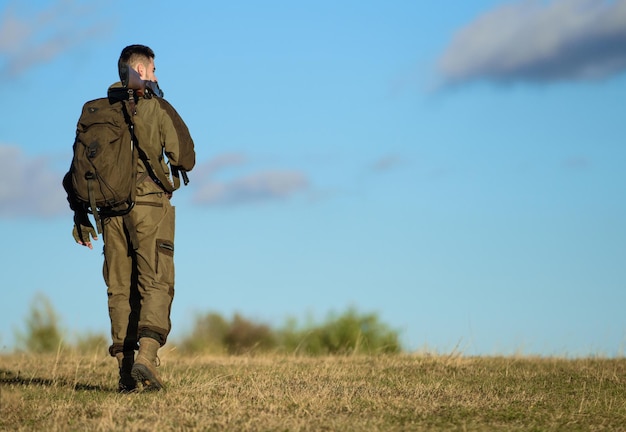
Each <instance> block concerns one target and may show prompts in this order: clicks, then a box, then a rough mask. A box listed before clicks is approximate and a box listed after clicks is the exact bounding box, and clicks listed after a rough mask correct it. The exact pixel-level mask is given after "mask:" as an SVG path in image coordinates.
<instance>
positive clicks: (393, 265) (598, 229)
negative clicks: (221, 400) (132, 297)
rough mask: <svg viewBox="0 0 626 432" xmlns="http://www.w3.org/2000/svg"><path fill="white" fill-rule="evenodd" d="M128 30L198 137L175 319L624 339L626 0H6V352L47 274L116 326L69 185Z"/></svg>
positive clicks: (434, 341) (513, 344) (1, 192)
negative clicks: (148, 0) (371, 318)
mask: <svg viewBox="0 0 626 432" xmlns="http://www.w3.org/2000/svg"><path fill="white" fill-rule="evenodd" d="M122 6H123V7H122ZM116 10H124V11H125V13H124V15H123V16H122V15H121V14H116V13H115V11H116ZM129 16H135V17H137V19H134V20H133V19H129V18H128V17H129ZM132 43H142V44H146V45H149V46H151V47H152V48H153V49H154V50H155V52H156V67H157V76H158V77H159V81H160V85H161V88H163V90H164V91H165V97H166V98H167V99H168V100H169V101H170V102H171V103H172V104H173V105H174V106H175V107H176V108H177V110H178V111H179V112H180V114H181V115H182V116H183V118H184V119H185V120H186V122H187V124H188V126H189V128H190V131H191V133H192V135H193V137H194V140H195V143H196V150H197V166H196V168H195V169H194V170H193V171H192V172H191V173H190V178H191V183H190V185H189V186H188V187H186V188H184V189H183V190H181V191H179V192H177V193H176V195H175V197H174V204H175V205H176V208H177V233H176V236H177V237H176V265H177V268H176V272H177V276H176V298H175V300H174V305H173V310H172V321H173V332H172V340H173V341H175V339H176V337H179V336H181V335H183V334H184V333H185V332H186V331H188V330H190V328H191V326H192V323H193V317H194V315H195V314H198V313H205V312H208V311H216V312H219V313H222V314H223V315H224V316H231V315H232V314H233V313H235V312H238V313H241V314H243V315H244V316H245V317H247V318H250V319H253V320H258V321H260V322H266V323H270V324H273V325H277V326H279V325H281V324H283V323H284V322H285V320H286V319H287V318H289V317H297V318H298V319H299V320H300V322H302V323H304V322H305V321H306V319H307V317H308V318H311V317H312V318H313V319H315V320H317V321H321V320H323V319H324V318H325V317H326V316H327V314H328V313H330V312H335V313H341V312H343V311H345V310H346V309H347V308H348V307H352V306H353V307H356V308H357V309H358V310H359V311H361V312H364V313H365V312H375V313H377V314H378V315H379V316H380V318H381V319H382V320H383V321H384V322H386V323H388V324H389V325H390V326H391V327H393V328H394V329H397V330H398V331H400V333H401V335H402V340H403V342H404V344H405V346H407V347H408V348H409V349H411V350H420V349H424V348H427V349H429V350H433V351H439V352H450V351H452V350H455V349H456V350H458V351H460V352H462V353H465V354H468V355H474V354H477V355H490V354H513V353H523V354H537V355H568V356H579V355H589V354H594V355H607V356H615V355H623V354H624V352H625V349H626V314H624V313H623V308H624V305H625V304H626V265H625V260H626V228H625V226H624V221H625V220H626V200H625V192H626V174H625V172H624V166H625V164H626V146H625V145H624V144H625V143H624V137H625V136H626V122H625V121H624V110H623V106H624V100H626V99H625V98H626V76H625V74H624V72H625V70H626V1H625V0H620V1H600V0H594V1H592V0H552V1H489V0H480V1H472V2H453V1H437V2H417V1H408V0H407V1H403V0H398V1H389V2H381V1H352V0H347V1H341V2H337V1H325V0H322V1H315V2H309V1H305V2H288V1H267V2H252V1H233V2H214V1H207V2H154V4H152V5H151V6H150V7H149V8H146V7H145V6H139V5H137V6H136V5H134V4H132V5H129V4H128V3H124V4H122V3H121V2H118V1H113V2H94V1H61V0H58V1H30V2H17V1H10V2H6V1H5V2H0V78H1V79H0V95H1V100H2V102H1V103H0V118H1V119H2V120H1V123H0V125H1V126H0V155H2V159H3V162H4V163H3V169H2V170H0V236H1V238H2V240H3V245H4V247H2V249H1V250H2V252H1V254H2V256H1V258H2V273H3V282H2V298H3V301H2V302H1V303H0V304H1V309H0V346H1V347H3V348H4V349H10V348H11V347H12V346H13V343H14V332H15V330H18V329H22V328H23V321H24V318H25V317H26V316H27V314H28V310H29V306H30V304H31V302H32V301H33V299H34V298H35V296H36V294H37V293H43V294H44V295H45V296H47V297H48V298H49V299H50V301H51V302H52V304H53V306H54V308H55V310H56V311H57V313H58V314H59V315H60V316H61V317H62V323H63V325H64V327H65V328H67V329H68V331H69V332H70V333H72V332H85V331H92V332H102V333H108V315H107V306H106V288H105V286H104V283H103V281H102V277H101V265H102V257H101V254H100V250H101V249H100V248H101V242H99V244H98V245H96V248H95V249H94V250H93V251H89V250H87V249H85V248H82V247H79V246H77V245H76V244H74V242H73V239H72V237H71V224H72V221H71V213H70V212H69V209H67V207H66V202H65V198H64V194H63V192H62V190H61V187H60V183H61V178H62V176H63V174H64V172H65V171H66V170H67V167H68V166H69V162H70V158H71V145H72V142H73V136H74V131H75V126H76V121H77V119H78V115H79V114H80V109H81V107H82V104H83V103H84V102H85V101H87V100H90V99H94V98H97V97H101V96H103V95H104V94H105V91H106V88H107V87H108V85H109V84H111V83H112V82H114V81H115V80H116V79H117V75H116V74H117V71H116V62H117V58H118V56H119V52H120V51H121V49H122V48H123V47H124V46H126V45H128V44H132Z"/></svg>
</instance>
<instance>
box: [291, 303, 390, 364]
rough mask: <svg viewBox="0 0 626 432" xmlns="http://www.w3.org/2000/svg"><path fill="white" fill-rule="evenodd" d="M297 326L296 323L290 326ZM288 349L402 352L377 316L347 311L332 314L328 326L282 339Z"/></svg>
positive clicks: (293, 331) (302, 351)
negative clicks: (340, 313)
mask: <svg viewBox="0 0 626 432" xmlns="http://www.w3.org/2000/svg"><path fill="white" fill-rule="evenodd" d="M291 327H294V324H293V323H292V324H291ZM283 340H284V347H285V349H286V350H288V351H290V352H294V353H298V354H309V355H320V354H373V353H398V352H400V351H402V347H401V345H400V342H399V335H398V333H397V332H396V331H394V330H391V329H390V328H389V327H388V326H387V325H385V324H384V323H382V322H380V320H379V318H378V316H377V315H376V314H374V313H370V314H359V313H358V312H357V311H356V310H355V309H348V310H347V311H346V312H344V313H343V314H342V315H335V314H331V315H330V316H329V318H328V319H327V320H326V322H325V323H323V324H321V325H314V326H312V327H309V328H306V327H305V328H304V329H301V330H297V329H295V328H290V329H288V331H286V333H285V334H284V337H283Z"/></svg>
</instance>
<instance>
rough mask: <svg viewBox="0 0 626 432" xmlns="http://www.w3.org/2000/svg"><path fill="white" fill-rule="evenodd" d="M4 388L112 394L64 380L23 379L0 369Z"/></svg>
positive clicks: (94, 387) (92, 386) (93, 386)
mask: <svg viewBox="0 0 626 432" xmlns="http://www.w3.org/2000/svg"><path fill="white" fill-rule="evenodd" d="M4 386H23V387H28V386H42V387H68V388H71V389H73V390H83V391H103V392H113V391H114V389H111V388H108V387H103V386H99V385H91V384H84V383H80V382H75V381H73V380H72V381H70V380H67V379H65V378H62V377H59V378H55V379H49V378H41V377H24V376H21V375H20V373H19V372H18V373H17V374H16V373H15V372H12V371H10V370H5V369H0V387H4Z"/></svg>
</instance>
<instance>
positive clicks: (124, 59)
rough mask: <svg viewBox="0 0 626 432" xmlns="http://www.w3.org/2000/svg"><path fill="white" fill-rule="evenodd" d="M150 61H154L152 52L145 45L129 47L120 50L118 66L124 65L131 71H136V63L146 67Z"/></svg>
mask: <svg viewBox="0 0 626 432" xmlns="http://www.w3.org/2000/svg"><path fill="white" fill-rule="evenodd" d="M151 59H152V60H154V51H152V49H151V48H150V47H147V46H145V45H129V46H127V47H126V48H124V49H123V50H122V53H121V54H120V59H119V64H124V63H126V64H128V65H129V66H130V67H132V68H133V69H136V66H137V63H141V64H143V65H144V66H146V67H147V66H148V65H149V64H150V60H151Z"/></svg>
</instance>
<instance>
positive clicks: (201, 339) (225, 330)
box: [179, 312, 276, 354]
mask: <svg viewBox="0 0 626 432" xmlns="http://www.w3.org/2000/svg"><path fill="white" fill-rule="evenodd" d="M275 345H276V341H275V337H274V335H273V332H272V330H271V329H270V327H269V326H267V325H265V324H258V323H254V322H252V321H250V320H247V319H245V318H243V317H242V316H241V315H239V314H235V315H234V317H233V318H232V320H230V321H227V320H226V319H225V318H223V317H222V316H221V315H219V314H217V313H214V312H210V313H208V314H206V315H203V316H202V315H200V316H197V317H196V319H195V322H194V327H193V329H192V331H191V333H190V334H188V335H187V336H185V337H184V338H183V340H182V341H181V343H180V344H179V349H180V350H181V351H183V352H192V353H199V352H203V353H214V354H220V353H229V354H241V353H244V352H249V351H252V350H269V349H271V348H273V347H274V346H275Z"/></svg>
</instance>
